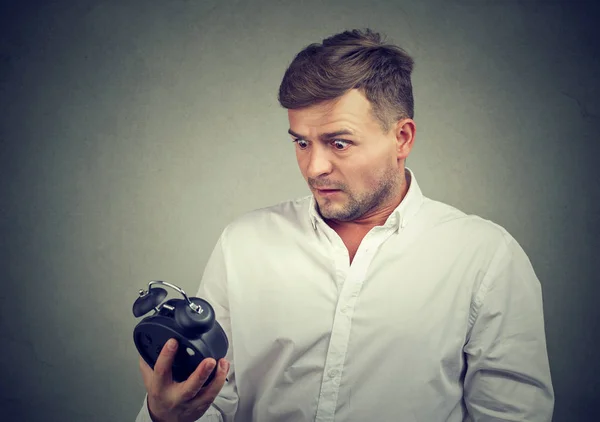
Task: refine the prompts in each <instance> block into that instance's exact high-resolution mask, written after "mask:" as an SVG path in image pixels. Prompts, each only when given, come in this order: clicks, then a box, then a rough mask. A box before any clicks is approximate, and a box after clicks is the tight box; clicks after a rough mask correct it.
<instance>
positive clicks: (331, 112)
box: [288, 89, 377, 135]
mask: <svg viewBox="0 0 600 422" xmlns="http://www.w3.org/2000/svg"><path fill="white" fill-rule="evenodd" d="M288 118H289V121H290V129H292V130H293V131H294V132H297V133H302V134H307V135H308V134H311V135H312V134H315V133H320V132H324V131H329V130H337V129H339V128H340V127H341V126H343V127H346V128H350V129H352V130H355V131H357V132H364V131H369V130H373V129H374V128H375V127H376V126H377V122H376V121H375V118H374V116H373V113H372V108H371V104H370V103H369V100H367V98H366V97H365V96H364V94H363V93H362V92H360V91H358V90H356V89H354V90H351V91H349V92H348V93H346V94H344V95H343V96H341V97H340V98H337V99H335V100H332V101H327V102H324V103H320V104H316V105H313V106H309V107H304V108H301V109H295V110H288Z"/></svg>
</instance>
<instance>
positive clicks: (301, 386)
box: [138, 30, 554, 422]
mask: <svg viewBox="0 0 600 422" xmlns="http://www.w3.org/2000/svg"><path fill="white" fill-rule="evenodd" d="M412 67H413V61H412V59H411V58H410V57H409V56H408V55H407V54H406V53H405V52H404V51H403V50H401V49H400V48H398V47H396V46H393V45H387V44H384V43H383V42H382V40H381V38H380V37H379V35H378V34H376V33H373V32H372V31H370V30H366V31H364V32H361V31H357V30H354V31H346V32H344V33H341V34H338V35H335V36H333V37H330V38H328V39H326V40H324V41H323V43H322V44H319V45H317V44H313V45H310V46H308V47H307V48H306V49H304V50H303V51H301V52H300V53H299V54H298V55H297V56H296V58H295V59H294V61H293V62H292V64H291V65H290V67H289V68H288V70H287V71H286V74H285V76H284V78H283V81H282V83H281V87H280V91H279V101H280V103H281V104H282V106H283V107H285V108H287V109H288V117H289V123H290V130H289V133H290V135H291V137H292V140H293V142H294V143H295V150H296V157H297V160H298V164H299V166H300V170H301V172H302V175H303V176H304V178H305V179H306V181H307V183H308V185H309V187H310V189H311V191H312V195H310V196H308V197H306V198H301V199H298V200H295V201H289V202H285V203H282V204H279V205H275V206H273V207H269V208H266V209H262V210H257V211H254V212H251V213H248V214H247V215H244V216H242V217H241V218H239V219H237V220H236V221H235V222H233V223H232V224H230V225H229V226H228V227H227V228H226V229H225V230H224V231H223V233H222V235H221V237H220V239H219V241H218V243H217V245H216V247H215V249H214V251H213V253H212V255H211V257H210V259H209V262H208V264H207V266H206V269H205V272H204V276H203V279H202V283H201V286H200V290H199V292H198V296H200V297H203V298H205V299H207V300H208V301H209V302H210V303H211V304H212V305H213V306H214V308H215V312H216V315H217V319H218V320H219V321H220V323H221V324H222V326H223V327H224V329H225V330H226V332H227V335H228V337H229V339H230V345H231V348H230V350H229V352H228V354H227V356H226V358H225V359H222V360H221V362H219V363H222V364H223V366H224V367H223V368H221V369H219V370H218V372H217V376H216V378H215V380H214V381H213V382H212V383H211V384H210V385H209V386H207V387H205V388H200V387H201V386H202V385H203V383H204V381H205V380H206V378H207V377H208V374H209V373H210V369H211V368H210V367H209V364H215V363H216V362H215V361H214V359H206V360H205V361H203V362H202V363H201V364H200V365H199V367H198V369H197V370H196V371H195V372H194V374H192V375H191V376H190V378H189V379H188V380H187V381H186V382H183V383H179V384H178V383H173V382H172V379H171V374H170V370H169V368H170V365H171V363H172V360H173V353H174V352H173V351H170V350H168V349H167V348H166V347H165V349H163V352H162V353H161V355H160V357H159V360H158V361H157V363H156V365H155V370H154V372H153V371H152V370H151V369H150V368H149V367H148V366H147V365H146V364H145V363H144V361H143V360H141V359H140V364H141V370H142V374H143V377H144V383H145V386H146V388H147V391H148V395H147V400H146V401H145V402H144V405H143V407H142V409H141V411H140V414H139V416H138V421H147V420H150V415H152V417H153V420H155V421H194V420H197V419H199V420H202V421H244V422H250V421H257V422H269V421H284V422H288V421H289V422H292V421H299V422H300V421H318V422H325V421H332V422H333V421H336V422H337V421H344V422H359V421H360V422H363V421H369V420H372V421H404V422H416V421H427V422H434V421H439V422H442V421H452V422H453V421H464V420H466V421H550V420H551V417H552V411H553V403H554V392H553V388H552V384H551V378H550V371H549V365H548V358H547V352H546V341H545V334H544V321H543V312H542V297H541V288H540V283H539V281H538V279H537V278H536V275H535V273H534V271H533V269H532V266H531V264H530V262H529V260H528V258H527V256H526V255H525V253H524V252H523V250H522V249H521V247H520V246H519V245H518V243H517V242H516V241H515V239H513V238H512V237H511V236H510V234H509V233H507V232H506V230H504V229H503V228H502V227H499V226H498V225H496V224H494V223H492V222H490V221H487V220H484V219H482V218H479V217H477V216H472V215H466V214H464V213H463V212H461V211H459V210H457V209H455V208H452V207H450V206H449V205H445V204H442V203H440V202H437V201H434V200H432V199H429V198H427V197H425V196H424V195H423V194H422V192H421V190H420V188H419V185H418V184H417V180H416V178H415V175H414V173H413V172H412V171H411V170H410V169H408V168H406V167H405V161H406V158H407V157H408V155H409V153H410V151H411V148H412V146H413V143H414V139H415V131H416V126H415V122H414V121H413V96H412V86H411V80H410V75H411V72H412ZM228 365H230V366H228ZM227 373H228V380H227V381H226V380H225V376H226V374H227ZM213 400H214V401H213Z"/></svg>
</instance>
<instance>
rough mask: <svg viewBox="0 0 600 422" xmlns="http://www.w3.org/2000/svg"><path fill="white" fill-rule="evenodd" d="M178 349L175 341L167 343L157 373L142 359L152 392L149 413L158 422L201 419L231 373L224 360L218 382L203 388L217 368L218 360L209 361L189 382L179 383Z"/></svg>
mask: <svg viewBox="0 0 600 422" xmlns="http://www.w3.org/2000/svg"><path fill="white" fill-rule="evenodd" d="M177 346H178V344H177V341H176V340H175V339H170V340H169V341H168V342H166V343H165V345H164V347H163V348H162V350H161V352H160V355H159V356H158V359H157V360H156V364H155V365H154V371H153V370H152V368H150V366H149V365H148V364H147V363H146V361H144V359H143V358H142V357H141V356H140V371H141V372H142V377H143V378H144V385H145V386H146V391H147V392H148V411H149V413H150V417H151V418H152V420H153V421H155V422H194V421H196V420H197V419H199V418H200V417H201V416H202V415H204V413H205V412H206V411H207V410H208V408H209V407H210V405H211V404H212V402H213V401H214V400H215V398H216V397H217V395H218V394H219V391H221V388H223V385H224V384H225V377H226V376H227V373H228V371H229V362H227V361H226V360H225V359H220V360H219V368H218V370H217V373H216V374H215V378H214V379H213V380H212V382H211V383H210V384H208V385H207V386H205V387H204V388H203V387H202V385H204V383H205V382H206V380H207V379H208V377H209V376H210V374H211V372H212V370H213V368H214V366H215V364H216V362H215V360H214V359H212V358H207V359H204V360H203V361H202V362H200V364H199V365H198V367H197V368H196V370H195V371H194V372H193V373H192V374H191V375H190V376H189V377H188V379H187V380H185V381H184V382H181V383H177V382H175V381H173V377H172V373H171V367H172V366H173V360H174V359H175V352H176V351H177Z"/></svg>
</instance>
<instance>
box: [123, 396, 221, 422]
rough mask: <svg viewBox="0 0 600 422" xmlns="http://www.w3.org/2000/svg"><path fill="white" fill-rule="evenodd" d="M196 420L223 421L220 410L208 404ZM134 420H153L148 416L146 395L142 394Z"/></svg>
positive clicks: (137, 421) (203, 421)
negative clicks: (142, 399)
mask: <svg viewBox="0 0 600 422" xmlns="http://www.w3.org/2000/svg"><path fill="white" fill-rule="evenodd" d="M197 421H198V422H223V418H222V417H221V412H219V411H218V410H217V409H215V407H214V406H212V405H211V406H210V407H209V408H208V410H207V411H206V413H205V414H204V415H203V416H202V417H201V418H200V419H197ZM135 422H154V421H153V420H152V418H151V417H150V412H149V411H148V395H147V394H146V395H145V396H144V403H143V405H142V408H141V409H140V412H139V413H138V415H137V417H136V418H135Z"/></svg>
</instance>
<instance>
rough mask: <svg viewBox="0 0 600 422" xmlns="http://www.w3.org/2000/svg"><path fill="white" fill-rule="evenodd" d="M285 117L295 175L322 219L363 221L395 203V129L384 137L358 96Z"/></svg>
mask: <svg viewBox="0 0 600 422" xmlns="http://www.w3.org/2000/svg"><path fill="white" fill-rule="evenodd" d="M288 117H289V122H290V134H291V135H292V138H293V139H294V140H295V143H296V158H297V160H298V165H299V167H300V171H301V172H302V175H303V176H304V179H305V180H306V181H307V183H308V185H309V187H310V189H311V191H312V193H313V195H314V196H315V199H316V202H317V204H318V207H319V211H320V213H321V215H322V216H323V217H324V218H326V219H331V220H336V221H356V220H359V219H366V218H368V217H369V216H371V215H374V214H376V213H377V211H378V210H380V209H381V208H382V207H385V206H387V205H389V203H390V202H391V201H393V200H394V199H395V198H396V197H397V195H398V191H399V189H400V183H401V180H402V178H401V177H400V176H401V174H402V172H403V171H404V160H403V159H401V158H402V157H401V155H402V154H399V149H398V141H397V133H396V129H395V126H393V127H392V128H391V130H390V131H389V133H384V132H383V130H382V128H381V125H380V122H379V121H378V120H377V119H376V118H375V117H374V115H373V113H372V111H371V105H370V103H369V101H368V100H367V98H366V97H365V96H364V94H362V93H361V92H360V91H358V90H351V91H350V92H348V93H347V94H345V95H344V96H342V97H340V98H339V99H337V100H335V101H331V102H327V103H322V104H318V105H315V106H310V107H306V108H303V109H297V110H288Z"/></svg>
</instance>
